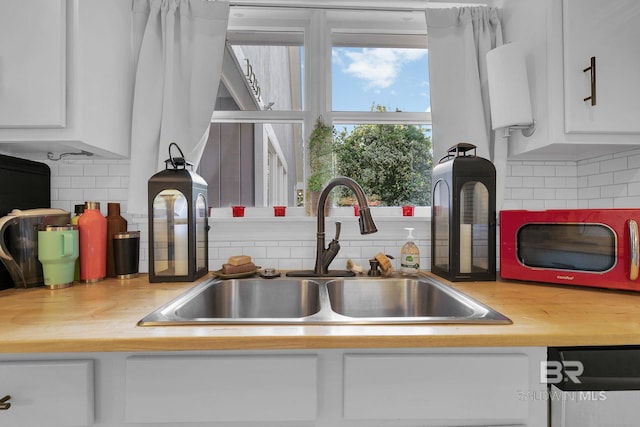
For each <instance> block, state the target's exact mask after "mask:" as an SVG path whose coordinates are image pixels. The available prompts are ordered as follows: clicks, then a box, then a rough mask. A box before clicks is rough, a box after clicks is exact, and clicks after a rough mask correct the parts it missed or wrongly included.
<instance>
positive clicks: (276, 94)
mask: <svg viewBox="0 0 640 427" xmlns="http://www.w3.org/2000/svg"><path fill="white" fill-rule="evenodd" d="M302 52H303V49H302V46H297V45H296V46H290V45H247V44H243V45H237V44H236V45H233V46H232V47H231V53H232V54H233V56H234V58H235V59H234V60H233V61H228V62H232V64H226V65H227V66H226V67H224V69H225V70H226V73H228V74H231V73H232V72H233V73H235V74H237V76H236V77H240V78H236V79H235V80H233V81H234V82H235V83H231V82H232V80H231V76H224V77H226V79H225V80H226V81H225V83H227V85H228V86H230V87H229V89H230V90H229V92H230V94H231V95H233V97H234V98H235V101H236V103H239V104H240V103H241V101H240V100H241V99H243V98H245V99H247V100H251V102H246V101H245V102H242V104H244V105H242V110H245V111H246V110H284V111H300V110H302V100H303V94H302V88H303V84H302V61H303V56H302ZM225 59H227V58H225ZM223 73H224V72H223ZM252 103H253V105H251V104H252Z"/></svg>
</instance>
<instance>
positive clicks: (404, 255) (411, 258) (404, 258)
mask: <svg viewBox="0 0 640 427" xmlns="http://www.w3.org/2000/svg"><path fill="white" fill-rule="evenodd" d="M405 230H407V231H409V235H408V236H407V243H405V244H404V245H403V246H402V249H401V250H400V271H401V272H402V275H403V276H413V275H415V274H417V273H418V271H419V270H420V249H418V247H417V246H416V244H415V243H414V242H413V230H414V228H409V227H407V228H405Z"/></svg>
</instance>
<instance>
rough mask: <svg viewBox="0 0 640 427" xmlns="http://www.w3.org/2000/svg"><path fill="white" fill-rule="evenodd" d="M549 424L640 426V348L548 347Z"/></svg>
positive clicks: (543, 373) (557, 426)
mask: <svg viewBox="0 0 640 427" xmlns="http://www.w3.org/2000/svg"><path fill="white" fill-rule="evenodd" d="M545 377H546V381H547V383H549V396H548V398H549V402H550V411H551V417H550V418H551V427H613V426H615V427H627V426H628V427H632V426H633V427H636V426H638V425H640V347H639V346H615V347H609V346H608V347H560V348H550V349H549V355H548V361H547V365H546V369H545V367H542V368H541V377H540V378H541V380H543V379H544V378H545Z"/></svg>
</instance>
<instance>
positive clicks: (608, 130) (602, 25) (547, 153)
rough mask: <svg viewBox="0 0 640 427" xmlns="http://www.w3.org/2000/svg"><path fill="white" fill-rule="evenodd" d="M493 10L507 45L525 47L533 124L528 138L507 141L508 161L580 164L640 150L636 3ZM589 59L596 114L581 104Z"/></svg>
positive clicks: (513, 4) (567, 2) (616, 0)
mask: <svg viewBox="0 0 640 427" xmlns="http://www.w3.org/2000/svg"><path fill="white" fill-rule="evenodd" d="M498 7H500V8H501V9H502V10H503V30H504V36H505V42H507V43H509V42H519V43H520V44H521V45H522V46H523V47H524V50H525V52H524V53H525V58H526V64H527V73H528V77H529V89H530V91H531V103H532V109H533V115H534V118H535V120H536V131H535V133H534V134H533V135H531V136H530V137H524V136H523V135H522V134H521V133H520V132H514V133H513V134H512V135H511V137H510V138H509V141H508V144H509V156H510V158H512V159H533V160H581V159H587V158H592V157H596V156H600V155H605V154H610V153H615V152H620V151H626V150H630V149H633V148H636V147H639V146H640V120H639V119H640V99H639V97H640V48H639V47H638V45H637V40H638V39H639V38H638V36H639V35H640V25H637V23H638V22H640V15H639V11H640V2H638V1H637V0H613V1H602V0H535V1H533V0H500V1H499V4H498ZM634 23H636V24H635V25H634ZM631 34H635V35H631ZM592 56H595V57H596V75H595V77H596V105H595V106H592V105H591V103H590V100H587V101H585V100H584V98H587V97H589V96H590V95H591V92H590V91H591V84H590V81H591V74H590V73H589V71H590V70H587V71H586V72H585V71H583V70H584V69H585V68H588V67H589V66H590V58H591V57H592ZM634 67H635V69H634Z"/></svg>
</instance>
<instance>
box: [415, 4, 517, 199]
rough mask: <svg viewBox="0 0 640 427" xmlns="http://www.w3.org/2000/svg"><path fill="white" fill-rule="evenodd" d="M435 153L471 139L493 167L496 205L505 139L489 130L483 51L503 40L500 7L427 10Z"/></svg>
mask: <svg viewBox="0 0 640 427" xmlns="http://www.w3.org/2000/svg"><path fill="white" fill-rule="evenodd" d="M426 17H427V32H428V37H429V80H430V87H431V106H432V113H431V119H432V123H433V132H432V136H433V153H434V154H433V158H434V161H438V159H440V158H442V157H443V156H444V155H445V154H446V152H447V150H448V149H449V147H452V146H454V145H455V144H457V143H459V142H469V143H471V144H473V145H475V146H476V147H477V154H478V155H479V156H480V157H484V158H486V159H489V160H491V161H492V162H493V163H494V165H495V167H496V175H497V176H496V179H497V183H496V189H497V194H496V204H497V208H498V209H499V208H500V206H501V204H502V200H503V193H504V181H505V177H506V162H507V140H506V139H502V138H499V139H498V140H497V141H496V138H495V134H494V132H493V130H492V129H491V109H490V106H489V88H488V80H487V60H486V56H487V52H489V51H490V50H491V49H494V48H496V47H498V46H501V45H502V44H503V39H502V24H501V21H500V16H499V10H498V9H497V8H494V7H486V6H469V7H459V8H458V7H456V8H446V9H439V8H428V9H426Z"/></svg>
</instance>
